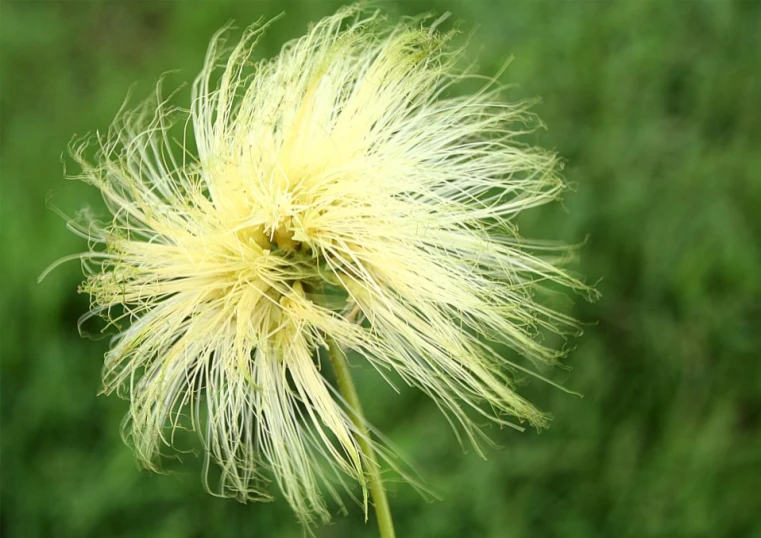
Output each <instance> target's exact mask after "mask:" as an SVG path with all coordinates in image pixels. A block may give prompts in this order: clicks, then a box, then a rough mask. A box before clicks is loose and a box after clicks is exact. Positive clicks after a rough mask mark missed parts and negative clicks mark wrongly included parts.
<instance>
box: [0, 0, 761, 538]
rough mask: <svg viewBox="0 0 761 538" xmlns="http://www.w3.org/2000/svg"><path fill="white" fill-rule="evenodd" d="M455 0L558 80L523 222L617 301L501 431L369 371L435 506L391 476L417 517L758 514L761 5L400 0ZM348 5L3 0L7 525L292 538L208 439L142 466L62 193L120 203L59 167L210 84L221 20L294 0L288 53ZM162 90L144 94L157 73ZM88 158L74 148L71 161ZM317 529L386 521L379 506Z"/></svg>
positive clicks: (566, 529)
mask: <svg viewBox="0 0 761 538" xmlns="http://www.w3.org/2000/svg"><path fill="white" fill-rule="evenodd" d="M380 4H381V6H382V7H383V8H384V9H385V10H386V11H388V12H389V13H390V14H392V15H394V14H404V13H409V14H416V13H420V12H421V11H426V10H435V11H437V12H439V13H441V12H444V11H451V12H452V13H453V17H452V19H451V20H452V21H456V20H462V21H463V25H462V27H463V28H464V29H466V30H467V29H470V28H474V27H477V31H476V33H475V35H474V36H473V37H472V39H471V40H470V45H469V49H468V50H469V55H471V56H474V57H475V56H477V57H478V58H479V59H480V60H479V61H480V70H481V72H483V73H485V74H491V73H493V72H494V71H495V70H496V69H497V68H498V66H499V65H500V64H501V63H502V62H503V61H504V59H505V58H506V57H508V56H509V55H514V56H515V60H514V62H513V63H512V65H511V66H510V68H509V69H508V71H507V73H506V74H505V75H504V77H503V81H504V82H508V83H511V84H514V87H513V89H512V90H511V97H514V98H516V99H518V98H526V97H534V96H541V97H542V98H543V102H542V104H540V105H538V106H537V107H536V108H535V111H536V112H537V113H538V114H539V115H540V116H541V117H542V119H543V120H544V121H545V123H546V124H547V125H548V129H547V130H546V131H542V132H540V133H539V134H538V135H537V137H536V138H537V139H538V141H539V142H540V143H541V144H542V145H544V146H547V147H553V148H556V149H557V151H558V152H559V153H560V154H561V155H562V156H563V157H565V159H566V160H567V163H568V165H567V167H566V170H565V176H566V178H567V179H568V180H569V182H570V183H571V184H572V185H573V187H574V189H573V191H571V192H569V193H568V194H567V195H566V196H565V198H564V202H563V204H555V205H554V206H552V207H545V208H541V209H538V210H534V211H533V212H532V213H531V214H527V215H526V216H525V217H524V218H522V220H521V227H522V231H523V233H524V234H525V235H527V236H530V237H540V238H545V239H550V238H554V239H563V240H566V241H569V242H579V241H584V240H585V239H586V244H585V245H584V247H583V248H582V249H581V251H580V259H579V261H578V262H577V263H576V269H577V270H578V271H579V272H580V273H582V274H585V275H587V278H588V280H589V281H597V280H599V283H598V284H597V287H598V289H599V290H600V292H601V293H602V299H601V300H599V301H597V302H595V303H587V302H585V301H584V300H583V298H575V305H574V306H573V307H571V308H570V309H569V311H571V312H572V313H573V314H574V315H575V316H576V317H578V318H580V319H582V320H584V321H586V322H587V323H588V325H587V327H586V332H585V334H584V335H583V336H582V337H580V338H578V339H577V340H576V341H575V349H574V351H573V352H572V353H571V354H570V356H569V358H568V364H569V365H570V366H572V367H573V372H572V373H571V374H564V373H562V372H560V373H559V374H558V378H559V379H561V380H562V381H563V382H564V383H565V384H567V385H568V386H569V387H571V388H573V389H575V390H578V391H580V392H583V393H584V395H585V397H584V398H583V399H582V398H577V397H574V396H569V395H567V394H565V393H563V392H561V391H559V390H556V389H554V388H552V387H550V386H549V385H545V384H542V383H536V382H530V383H528V384H527V385H526V386H525V387H524V392H525V393H526V394H527V395H528V396H529V397H530V398H532V399H533V400H534V401H536V402H537V403H539V404H540V405H541V406H542V407H543V408H544V409H546V410H549V411H551V412H552V413H553V414H554V415H555V417H556V419H555V421H554V423H553V425H552V427H551V428H550V429H549V430H548V431H545V432H542V433H541V434H536V433H535V432H526V433H523V434H520V433H517V432H514V431H510V430H505V431H499V430H496V429H495V430H492V431H491V434H492V437H493V438H494V439H495V440H496V441H497V442H498V443H499V444H500V445H501V448H498V449H495V450H491V451H489V460H488V461H486V462H485V461H483V460H480V459H479V458H478V457H477V456H476V455H475V454H473V453H472V451H470V452H469V453H463V452H462V450H461V448H460V447H459V445H458V444H457V442H456V439H455V437H454V435H453V433H452V432H451V430H450V429H449V426H448V424H447V422H446V421H445V420H444V419H443V417H442V416H441V415H440V414H439V412H438V410H437V409H436V407H435V406H434V405H433V404H432V403H431V402H429V401H427V400H426V399H425V398H422V397H421V396H420V395H419V394H417V393H416V392H415V391H413V390H405V391H403V392H402V394H401V395H397V394H395V393H394V392H392V391H390V390H389V389H388V388H387V387H385V386H384V385H383V384H382V383H380V382H379V381H378V379H377V378H376V377H375V376H373V375H365V374H364V373H363V374H362V375H361V376H360V379H359V381H358V383H359V384H360V391H361V393H362V396H363V398H364V399H365V403H366V407H367V410H368V414H369V416H370V419H371V420H372V421H373V422H374V423H375V424H376V425H377V426H378V427H379V428H380V429H381V430H382V431H384V432H386V433H387V434H388V436H389V437H390V438H391V439H392V440H393V441H394V442H395V443H397V444H398V445H399V446H400V447H401V448H402V450H403V451H404V452H405V453H406V454H407V456H408V457H409V459H410V460H412V461H413V462H415V463H416V465H417V467H418V468H419V470H420V472H421V474H422V475H423V477H424V478H425V479H426V481H427V483H428V484H429V485H430V486H431V487H432V488H433V489H435V490H436V491H437V492H438V494H439V495H440V497H441V499H442V500H440V501H436V502H433V503H427V502H425V501H424V500H423V499H422V498H421V497H420V496H419V495H418V494H417V493H416V492H415V491H414V490H413V489H412V488H411V487H409V486H407V485H404V484H401V483H396V484H391V503H392V507H393V511H394V514H395V517H396V523H397V528H398V533H399V535H400V537H412V536H414V537H441V538H444V537H482V536H483V537H532V538H533V537H544V536H547V537H551V536H562V537H572V538H575V537H580V538H581V537H584V538H587V537H597V536H600V537H602V536H610V537H627V536H632V537H641V536H664V537H665V536H668V537H679V536H761V430H760V428H759V426H760V425H761V363H760V361H759V349H761V76H760V75H759V69H760V68H761V3H759V2H730V1H714V2H700V1H690V2H687V1H683V2H647V1H637V2H630V3H623V2H615V3H614V2H610V3H609V2H590V1H546V0H545V1H541V0H540V1H536V2H529V1H515V2H509V1H492V2H487V1H476V0H470V1H468V0H463V1H460V2H453V1H450V2H444V1H441V2H434V1H430V2H380ZM338 5H339V4H338V3H336V2H294V1H290V2H283V3H280V2H275V1H270V2H261V1H260V2H221V1H220V2H211V1H208V2H180V1H170V2H155V3H154V2H138V1H134V2H127V1H123V2H96V1H33V2H23V1H22V2H7V1H6V2H4V3H3V4H2V8H1V14H0V24H1V25H2V27H1V29H2V47H1V49H0V66H1V69H2V72H1V75H2V79H1V81H0V90H1V93H0V107H1V108H0V114H1V116H0V117H1V123H0V136H1V138H0V157H1V159H2V160H1V162H0V163H1V164H0V173H1V174H2V198H1V200H2V214H1V218H2V238H1V239H0V252H2V263H1V264H0V271H2V274H1V278H0V286H1V290H2V295H1V299H2V320H1V322H0V331H1V338H2V339H1V342H2V423H1V424H0V428H1V429H0V435H1V437H2V445H1V447H2V468H1V471H0V472H1V475H0V478H1V482H2V489H1V492H2V505H1V509H2V513H1V516H0V534H1V535H2V536H3V537H8V538H11V537H14V538H22V537H23V538H25V537H37V536H40V537H47V536H51V537H60V538H68V537H72V538H83V537H91V536H92V537H95V536H97V537H122V536H125V537H126V536H129V537H133V536H134V537H151V538H160V537H165V538H174V537H194V538H195V537H198V538H201V537H213V538H224V537H233V536H235V537H237V536H266V537H291V536H293V537H298V536H302V534H303V531H302V529H301V528H300V527H299V525H298V524H297V523H296V521H295V519H294V516H293V515H292V513H291V511H290V509H289V508H288V507H287V506H286V504H285V503H284V502H283V501H276V502H274V503H272V504H251V505H241V504H238V503H237V502H235V501H233V500H223V499H217V498H213V497H211V496H209V495H207V494H206V493H204V491H203V490H202V486H201V480H200V461H199V460H197V459H195V458H193V457H186V458H184V459H185V461H184V462H183V463H182V465H177V466H171V467H170V468H169V469H168V470H169V471H170V472H169V476H162V475H155V474H151V473H149V472H146V471H142V470H140V469H139V468H138V467H137V465H136V463H135V460H134V457H133V455H132V453H131V452H130V450H129V449H128V448H127V447H126V446H124V444H123V443H122V441H121V439H120V434H119V424H120V420H121V418H122V416H123V415H124V413H125V410H126V407H127V403H126V402H124V401H122V400H119V399H117V398H116V397H110V398H105V397H102V396H100V397H98V396H96V393H97V391H98V388H99V375H100V365H101V361H102V356H103V353H104V352H105V350H106V346H107V340H105V339H103V340H97V341H92V340H86V339H81V338H80V337H79V335H78V334H77V330H76V320H77V317H78V316H79V315H80V314H81V313H83V312H84V311H85V310H86V309H87V306H88V300H87V298H86V297H83V296H81V295H78V294H77V293H76V286H77V283H78V282H79V280H80V269H79V267H78V264H77V263H76V262H74V263H70V264H66V265H64V266H62V267H60V268H59V269H58V270H57V271H56V272H54V273H53V274H52V275H51V276H50V277H48V278H47V279H46V280H45V281H43V282H42V283H41V284H37V282H36V279H37V276H38V275H39V274H40V273H41V272H42V270H43V269H44V268H45V267H46V266H47V265H48V264H49V263H50V262H51V261H53V260H55V259H57V258H59V257H61V256H64V255H67V254H71V253H75V252H79V251H81V250H83V249H84V248H85V244H84V242H83V241H82V240H80V239H79V238H77V237H76V236H74V235H73V234H71V233H69V232H68V231H66V229H65V226H64V222H63V221H62V220H61V219H60V218H59V217H58V216H56V215H55V214H54V213H53V212H52V211H51V210H50V209H49V208H47V207H46V199H47V198H48V197H52V201H53V204H55V205H56V206H58V207H60V208H62V209H63V210H64V211H66V212H68V213H70V214H71V213H74V212H75V211H76V210H77V209H78V208H80V207H83V206H85V205H88V204H89V205H92V207H94V208H99V207H102V206H101V205H100V204H101V202H100V201H99V198H98V195H97V193H96V192H94V190H93V189H91V188H88V187H87V186H85V185H83V184H80V183H78V182H76V181H66V180H64V173H63V165H62V155H63V161H64V162H65V161H66V157H65V150H66V147H67V143H68V142H69V140H70V138H71V136H72V135H73V134H74V133H77V134H80V135H81V134H84V133H86V132H88V131H94V130H96V129H100V130H103V129H105V128H107V127H108V125H109V123H110V121H111V119H112V118H113V116H114V114H115V113H116V111H117V109H118V108H119V106H120V104H121V103H122V101H123V99H124V97H125V95H126V92H127V90H128V88H129V87H130V85H131V84H132V83H133V82H135V81H138V82H139V84H138V86H137V87H136V88H137V89H136V93H137V94H138V95H140V94H148V93H149V92H150V88H151V85H152V84H153V82H154V81H155V80H156V79H157V78H158V77H159V76H160V75H161V74H162V73H164V72H166V71H168V70H172V69H177V70H178V72H177V73H176V74H173V75H170V78H169V81H168V83H170V84H174V83H176V82H179V81H181V80H185V81H190V80H192V78H193V77H194V76H195V73H196V72H197V71H198V69H199V68H200V66H201V64H202V61H203V57H204V52H205V47H206V45H207V42H208V39H209V38H210V36H211V35H212V33H213V32H214V31H215V30H216V29H218V28H219V27H220V26H222V25H223V24H224V23H225V22H227V21H229V20H231V19H233V20H235V21H237V23H238V25H239V26H241V27H242V26H245V25H247V24H249V23H251V22H253V21H254V20H256V19H258V18H259V17H262V16H263V17H271V16H273V15H276V14H278V13H280V12H281V11H284V12H285V13H286V17H284V18H282V19H281V20H280V21H279V22H277V23H276V24H275V25H274V26H273V27H272V28H271V30H270V31H269V33H268V34H267V37H266V39H265V40H264V41H263V43H262V45H261V47H260V49H259V50H260V54H261V56H271V55H273V54H276V52H277V51H278V50H279V48H280V46H281V44H282V43H283V42H284V41H285V40H287V39H290V38H294V37H297V36H299V35H301V34H302V33H303V32H304V30H305V28H306V25H307V24H308V22H309V21H313V20H317V19H319V18H320V17H322V16H324V15H326V14H329V13H331V12H332V11H334V9H335V8H336V7H337V6H338ZM141 92H142V93H141ZM70 171H71V170H70ZM349 509H350V510H349V511H350V513H349V515H348V516H346V517H343V516H338V517H337V518H336V519H335V521H334V522H333V523H332V524H331V525H329V526H327V527H323V528H319V529H317V530H316V535H317V536H318V537H337V538H338V537H356V536H375V535H376V532H377V531H376V529H375V526H374V523H373V521H372V520H371V521H370V523H369V524H367V525H365V523H364V522H363V519H362V516H361V510H360V508H359V507H356V506H353V505H349Z"/></svg>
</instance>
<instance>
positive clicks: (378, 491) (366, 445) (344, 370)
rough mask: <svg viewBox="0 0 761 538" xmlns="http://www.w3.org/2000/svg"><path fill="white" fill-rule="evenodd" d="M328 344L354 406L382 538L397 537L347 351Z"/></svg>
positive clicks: (344, 392)
mask: <svg viewBox="0 0 761 538" xmlns="http://www.w3.org/2000/svg"><path fill="white" fill-rule="evenodd" d="M328 346H329V347H328V356H329V357H330V363H331V365H332V366H333V371H335V373H336V379H337V381H338V390H339V391H340V392H341V395H342V396H343V397H344V399H345V400H346V403H347V404H349V407H351V410H350V413H351V419H352V421H354V425H355V426H356V427H357V429H358V430H359V431H360V434H361V435H358V436H357V444H358V445H359V448H360V450H362V453H363V454H364V455H365V458H366V460H367V466H366V471H367V482H368V484H369V486H370V495H371V497H372V502H373V506H374V507H375V515H376V517H377V519H378V530H379V531H380V536H381V538H394V537H395V536H396V534H395V533H394V522H393V520H392V519H391V509H390V507H389V505H388V497H386V488H384V487H383V479H382V478H381V474H380V466H379V465H378V458H377V456H376V455H375V450H373V447H372V445H371V444H370V430H368V428H367V424H366V422H365V417H364V414H363V412H362V405H361V403H360V401H359V395H358V394H357V388H356V387H355V386H354V381H353V380H352V378H351V372H349V363H348V361H347V360H346V354H345V353H344V352H343V350H342V349H341V347H340V346H339V345H338V344H337V343H336V342H335V341H334V340H329V341H328Z"/></svg>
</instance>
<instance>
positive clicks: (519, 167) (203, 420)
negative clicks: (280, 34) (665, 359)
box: [73, 8, 585, 521]
mask: <svg viewBox="0 0 761 538" xmlns="http://www.w3.org/2000/svg"><path fill="white" fill-rule="evenodd" d="M424 21H425V19H406V20H403V21H401V22H399V23H398V24H396V25H388V24H386V23H385V22H384V21H383V19H382V18H381V17H380V16H379V15H378V14H377V13H368V12H366V11H363V10H361V9H358V8H344V9H342V10H340V11H339V12H338V13H336V14H335V15H333V16H330V17H327V18H325V19H323V20H322V21H320V22H318V23H317V24H315V25H313V26H312V27H311V28H310V30H309V31H308V33H307V34H306V35H305V36H304V37H302V38H300V39H298V40H296V41H292V42H290V43H288V44H286V45H285V46H284V47H283V49H282V51H281V53H280V54H279V55H278V56H277V57H276V58H274V59H272V60H270V61H260V62H258V63H252V62H251V54H252V50H253V49H254V46H255V45H256V43H257V41H258V39H259V38H260V37H261V35H262V32H263V31H264V28H265V26H266V25H265V26H262V25H258V26H256V25H255V26H254V27H252V28H250V29H249V30H248V31H247V32H246V33H245V35H244V37H243V38H242V40H241V41H240V42H239V43H238V44H237V45H236V46H235V47H233V48H232V49H231V50H229V51H225V50H224V38H225V35H226V31H222V32H220V33H218V34H217V35H216V36H215V37H214V38H213V39H212V41H211V45H210V47H209V50H208V55H207V58H206V62H205V65H204V67H203V69H202V71H201V73H200V75H199V76H198V77H197V79H196V80H195V83H194V84H193V87H192V106H191V108H190V110H187V111H185V110H182V109H179V108H174V107H171V106H170V105H168V104H167V101H166V100H163V98H161V97H158V98H157V99H156V100H153V101H148V102H146V103H145V104H143V105H142V106H141V107H140V108H138V110H136V111H133V112H123V113H121V114H120V116H119V117H118V119H117V121H116V122H115V124H114V126H113V128H112V129H111V131H110V132H109V133H108V135H106V136H99V137H98V144H99V150H98V154H97V156H96V158H95V159H94V160H93V161H90V160H88V159H87V158H86V157H85V153H86V150H87V148H88V142H87V141H85V142H83V143H81V144H80V145H77V146H75V147H74V148H73V149H74V151H73V154H74V156H75V158H76V159H77V160H78V162H79V164H80V165H81V166H82V169H83V173H82V176H81V177H82V178H83V179H84V180H85V181H87V182H89V183H91V184H93V185H95V186H96V187H97V188H98V189H100V191H101V192H102V194H103V197H104V199H105V202H106V205H107V206H108V208H109V210H110V212H111V214H112V218H111V220H110V222H108V223H106V224H103V223H100V222H99V221H96V220H91V221H89V222H86V223H84V224H79V225H77V224H75V225H74V226H75V230H77V231H79V233H81V234H82V235H83V236H85V237H86V238H87V239H88V240H89V241H90V242H91V245H92V250H91V252H90V253H88V254H85V255H83V257H84V261H85V263H84V267H85V270H86V273H87V279H86V281H85V282H84V283H83V285H82V286H81V291H83V292H87V293H89V294H90V296H91V298H92V307H91V312H90V314H89V315H93V314H100V315H103V316H104V317H106V319H107V320H109V322H110V323H111V324H113V325H116V326H119V327H120V332H119V334H118V335H117V336H116V337H115V339H114V341H113V344H112V347H111V349H110V351H108V353H107V354H106V357H105V366H104V371H103V378H104V392H106V393H110V392H112V391H114V390H120V391H122V392H123V393H124V394H126V396H128V397H129V399H130V402H131V406H130V411H129V415H128V417H127V420H126V421H125V433H126V435H127V437H128V438H129V440H130V442H131V443H132V444H134V447H135V450H136V452H137V455H138V457H139V459H140V460H141V461H142V462H143V463H144V464H145V465H147V466H149V467H151V468H156V466H157V464H158V458H159V453H160V451H161V449H162V446H163V445H171V444H172V441H173V433H174V430H175V429H176V428H179V427H189V428H191V429H194V430H196V431H198V432H199V433H200V436H201V438H202V440H203V446H204V450H205V454H206V457H207V458H208V459H209V460H210V461H213V462H216V463H217V464H218V466H219V468H220V469H221V481H220V484H219V486H218V488H216V490H215V491H216V492H217V493H219V494H222V495H234V496H238V497H240V498H242V499H252V498H253V499H266V498H269V495H270V494H269V492H268V489H267V477H268V476H274V478H275V480H276V481H277V483H278V485H279V488H280V490H281V491H282V493H283V495H284V496H285V498H286V499H287V500H288V502H289V503H290V504H291V506H292V507H293V508H294V510H295V511H296V513H297V514H298V515H299V516H300V517H301V518H302V519H303V520H305V521H311V520H313V519H314V518H322V519H327V518H328V517H329V513H328V509H327V506H326V503H325V500H324V498H323V494H322V493H321V492H322V491H324V490H327V491H328V492H329V493H331V494H333V496H335V497H337V494H336V491H335V489H334V487H333V486H331V484H332V483H334V480H333V479H332V478H331V475H332V474H333V473H335V474H338V475H339V476H340V477H343V478H341V479H342V480H343V479H345V478H346V477H349V478H353V479H355V480H357V481H358V482H359V483H360V484H361V485H362V487H363V490H364V491H365V494H364V495H365V499H366V497H367V494H366V486H365V475H366V470H367V465H368V460H367V458H366V456H365V455H364V454H363V453H362V451H361V450H360V448H359V446H358V441H357V440H358V438H361V437H362V436H363V435H364V434H363V433H362V429H361V428H358V427H357V426H356V425H355V423H354V422H353V421H352V410H351V409H349V408H348V407H347V405H346V402H345V400H344V399H343V398H342V397H341V396H340V395H339V393H338V391H337V390H336V389H335V388H334V387H333V386H332V384H331V383H330V382H329V381H328V380H327V379H326V377H325V376H324V375H323V371H322V364H321V362H320V360H319V353H320V350H321V349H325V348H327V347H329V346H331V345H334V346H340V347H341V348H342V349H347V350H352V351H353V352H354V353H355V354H356V355H358V356H359V357H360V358H361V360H363V361H366V362H368V363H369V364H370V365H372V366H373V367H374V368H375V369H376V370H377V371H378V372H379V373H380V374H381V375H384V376H387V375H388V372H395V375H397V376H399V377H400V378H401V379H402V380H403V381H404V382H406V383H407V384H409V385H412V386H415V387H417V388H419V389H420V390H422V391H423V392H424V393H425V394H427V395H428V396H430V397H431V398H432V399H434V400H435V402H436V404H437V405H438V406H439V407H440V408H441V409H442V410H443V411H444V412H445V413H446V414H447V416H448V418H449V419H450V420H451V421H452V422H453V424H455V426H456V429H457V430H459V431H460V432H463V433H464V434H465V436H466V437H467V438H469V439H470V440H471V441H473V443H474V444H475V445H476V446H477V445H478V441H479V439H480V438H481V437H482V433H481V430H480V429H479V426H478V424H477V421H476V420H475V419H474V414H475V415H476V416H477V417H478V419H479V420H481V419H488V420H490V421H493V422H495V423H498V424H504V425H514V424H513V423H512V422H510V420H509V419H510V417H513V418H514V419H516V420H517V421H519V422H523V421H526V422H528V423H529V424H532V425H535V426H543V425H544V424H545V423H546V420H547V419H546V417H545V415H543V414H542V413H541V412H540V411H538V410H537V409H536V408H535V407H534V406H533V405H532V404H531V403H529V402H528V401H526V400H525V399H523V398H522V397H521V396H519V395H518V394H516V392H515V391H514V390H513V389H514V383H513V380H512V374H513V373H515V371H516V370H523V371H526V370H525V367H523V366H520V365H518V364H516V363H512V362H509V361H507V360H506V359H505V358H504V357H503V354H502V352H501V351H500V350H499V348H498V346H501V345H507V346H509V347H511V348H513V349H515V350H517V351H518V352H520V353H521V354H522V355H524V356H525V357H527V358H529V359H532V360H540V361H554V359H555V358H556V357H557V356H558V355H559V353H558V352H556V351H554V350H553V349H550V348H548V347H545V346H544V345H543V344H542V343H540V342H539V341H538V338H537V336H539V335H540V333H541V332H543V331H554V332H562V331H564V330H566V329H569V328H570V329H573V328H574V327H575V325H574V323H573V321H572V320H571V319H569V318H567V317H566V316H564V315H562V314H559V313H556V312H554V311H552V310H550V309H549V308H547V307H545V306H542V305H541V304H539V303H538V302H537V301H536V300H535V298H534V294H535V292H536V291H537V290H539V289H541V287H542V286H543V285H544V283H553V282H554V283H559V284H561V285H563V286H568V287H571V288H577V289H584V288H585V286H584V285H583V284H582V283H581V282H579V281H578V280H576V279H574V278H572V277H571V276H569V275H568V274H567V273H565V272H564V271H563V270H561V269H560V268H559V267H558V266H557V264H556V261H557V259H556V258H558V254H562V253H563V252H564V251H563V249H555V248H554V247H552V246H549V245H547V244H544V243H531V242H528V241H525V240H523V239H521V238H519V237H518V235H517V232H516V227H515V225H514V223H513V220H514V217H515V216H516V215H517V214H518V213H519V212H521V211H523V210H525V209H529V208H532V207H535V206H538V205H541V204H544V203H547V202H549V201H551V200H553V199H555V198H556V197H557V195H558V194H559V193H560V191H561V189H562V187H563V182H562V180H561V179H560V178H559V176H558V174H557V170H558V168H559V166H558V159H557V157H556V156H555V155H554V154H553V153H551V152H547V151H543V150H540V149H536V148H532V147H529V146H527V145H525V144H522V143H520V142H519V141H518V140H516V138H517V137H518V135H520V134H521V133H522V132H525V131H526V130H527V129H528V128H530V127H527V125H529V126H530V125H531V124H532V122H533V120H534V118H533V116H532V115H531V114H530V113H529V112H528V108H529V105H530V103H528V102H521V103H507V102H505V101H504V100H503V99H502V93H503V90H502V88H501V87H500V86H499V85H498V84H497V83H496V81H495V80H494V79H488V80H486V82H485V83H484V86H483V88H482V89H481V90H480V91H477V92H476V93H474V94H472V95H465V96H455V95H450V90H451V89H452V87H453V86H454V85H456V84H457V83H458V82H461V81H463V80H465V79H469V80H473V79H476V78H477V77H475V76H474V75H472V74H469V73H468V71H467V70H465V71H462V70H459V69H458V68H457V63H458V58H459V56H460V55H461V54H460V51H459V50H453V49H452V48H451V47H450V45H449V42H450V37H451V34H442V33H441V32H439V31H438V30H437V28H436V26H437V25H436V24H435V23H434V24H429V25H427V26H426V24H425V23H424ZM158 94H159V95H160V91H159V92H158ZM178 122H185V133H186V140H184V141H183V143H182V148H181V150H182V152H181V154H178V152H177V151H176V147H175V146H174V145H173V144H174V143H173V140H172V137H171V135H170V130H171V128H172V126H173V125H177V124H178ZM179 125H182V123H180V124H179ZM192 141H194V142H195V146H196V147H195V151H194V150H193V148H192V146H193V142H192ZM98 245H102V246H104V248H101V247H98ZM553 256H554V258H553ZM358 360H360V359H358ZM516 427H518V426H516ZM365 437H366V436H365ZM326 461H327V464H326V463H325V462H326Z"/></svg>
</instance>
